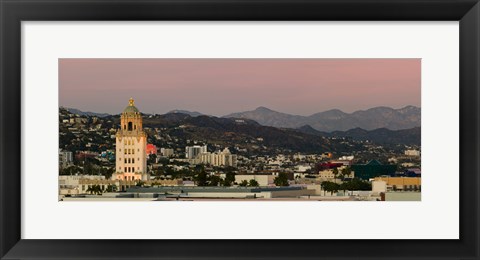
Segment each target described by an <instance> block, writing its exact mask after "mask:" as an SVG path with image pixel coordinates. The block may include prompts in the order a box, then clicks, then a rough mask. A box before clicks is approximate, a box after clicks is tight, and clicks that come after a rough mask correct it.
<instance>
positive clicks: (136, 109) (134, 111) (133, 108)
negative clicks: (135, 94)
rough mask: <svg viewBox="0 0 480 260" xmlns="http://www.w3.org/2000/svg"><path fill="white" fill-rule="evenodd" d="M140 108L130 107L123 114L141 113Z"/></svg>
mask: <svg viewBox="0 0 480 260" xmlns="http://www.w3.org/2000/svg"><path fill="white" fill-rule="evenodd" d="M139 112H140V111H138V108H137V107H135V106H128V107H126V108H125V109H124V110H123V113H139Z"/></svg>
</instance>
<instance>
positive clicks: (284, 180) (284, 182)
mask: <svg viewBox="0 0 480 260" xmlns="http://www.w3.org/2000/svg"><path fill="white" fill-rule="evenodd" d="M273 183H275V185H276V186H288V185H289V184H288V177H287V174H286V173H284V172H281V173H280V174H278V176H277V177H276V178H275V179H274V180H273Z"/></svg>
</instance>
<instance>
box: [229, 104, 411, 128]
mask: <svg viewBox="0 0 480 260" xmlns="http://www.w3.org/2000/svg"><path fill="white" fill-rule="evenodd" d="M224 117H225V118H246V119H251V120H254V121H256V122H258V123H259V124H261V125H265V126H273V127H284V128H300V127H302V126H305V125H308V126H310V127H312V128H313V129H315V130H317V131H324V132H333V131H347V130H350V129H354V128H361V129H364V130H374V129H378V128H387V129H390V130H400V129H410V128H414V127H420V125H421V109H420V108H419V107H415V106H406V107H403V108H400V109H393V108H390V107H374V108H370V109H367V110H359V111H355V112H353V113H345V112H343V111H341V110H338V109H332V110H328V111H324V112H320V113H316V114H313V115H310V116H300V115H291V114H286V113H281V112H277V111H274V110H271V109H269V108H266V107H258V108H257V109H255V110H252V111H246V112H239V113H233V114H229V115H226V116H224Z"/></svg>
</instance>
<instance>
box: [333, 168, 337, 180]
mask: <svg viewBox="0 0 480 260" xmlns="http://www.w3.org/2000/svg"><path fill="white" fill-rule="evenodd" d="M337 175H338V169H337V168H334V169H333V176H334V180H335V183H337Z"/></svg>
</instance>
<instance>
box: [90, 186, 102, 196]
mask: <svg viewBox="0 0 480 260" xmlns="http://www.w3.org/2000/svg"><path fill="white" fill-rule="evenodd" d="M87 192H88V193H90V194H95V195H102V188H101V187H100V185H91V186H90V185H89V186H88V189H87Z"/></svg>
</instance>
